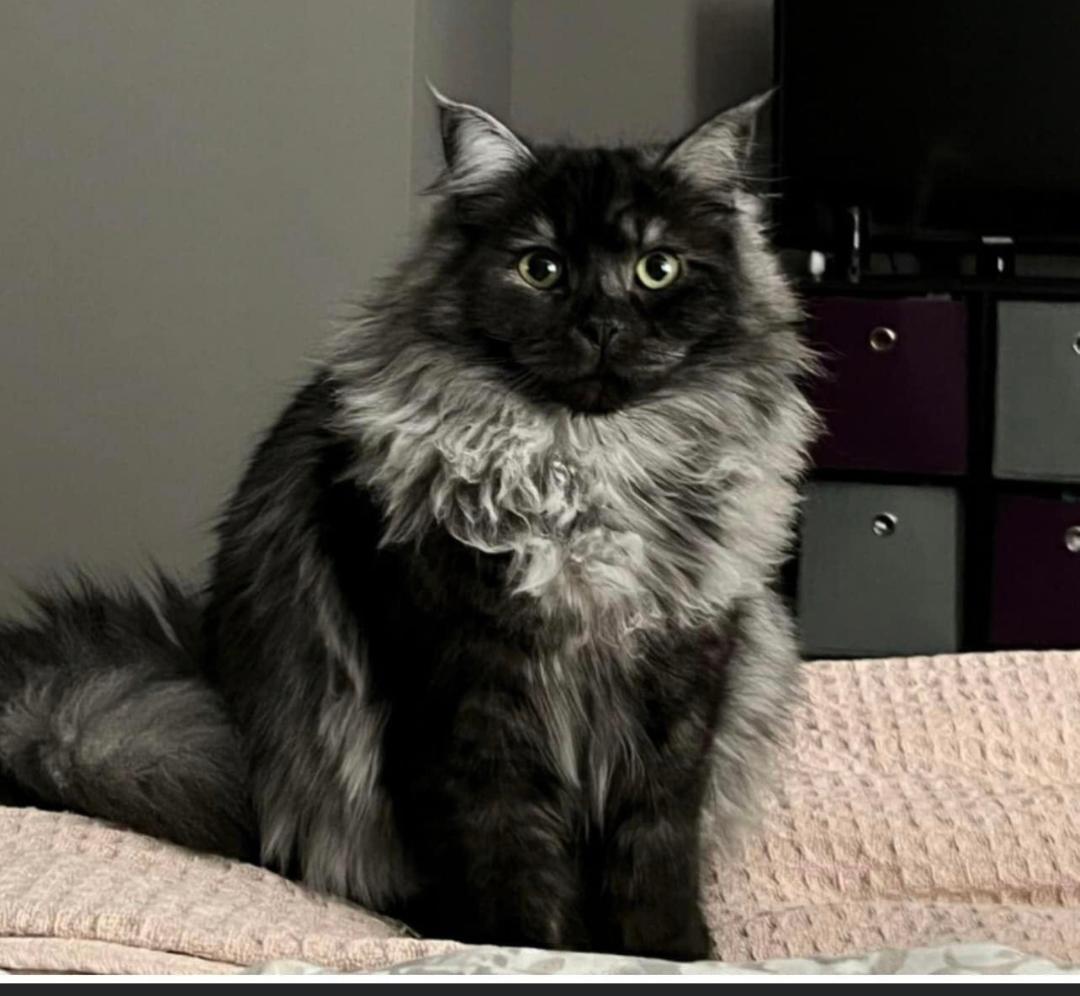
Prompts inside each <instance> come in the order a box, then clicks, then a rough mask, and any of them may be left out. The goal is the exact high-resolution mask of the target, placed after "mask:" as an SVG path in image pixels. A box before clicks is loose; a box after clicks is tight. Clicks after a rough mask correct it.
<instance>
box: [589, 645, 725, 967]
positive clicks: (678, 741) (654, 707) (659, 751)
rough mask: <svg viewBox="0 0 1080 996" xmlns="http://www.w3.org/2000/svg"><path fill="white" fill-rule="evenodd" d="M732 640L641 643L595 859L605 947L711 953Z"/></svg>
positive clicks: (596, 909) (596, 910) (598, 924)
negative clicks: (711, 814) (708, 821)
mask: <svg viewBox="0 0 1080 996" xmlns="http://www.w3.org/2000/svg"><path fill="white" fill-rule="evenodd" d="M732 649H733V640H732V639H731V638H730V636H729V635H728V634H727V633H726V632H724V631H722V630H716V629H712V628H709V629H707V630H703V631H699V632H693V633H686V634H679V635H677V636H675V637H670V638H666V639H664V640H657V641H655V642H654V643H652V644H651V645H648V646H646V647H645V648H643V653H642V654H641V657H640V659H639V660H638V661H637V662H636V663H635V665H634V667H633V668H632V669H630V673H631V674H633V675H634V678H633V679H632V683H631V685H630V687H629V696H628V700H627V705H626V706H625V708H624V709H620V710H617V711H616V713H617V714H618V713H622V714H623V715H622V718H621V721H620V726H621V738H622V743H623V744H624V745H625V746H624V748H623V749H622V750H621V751H620V752H619V754H618V755H617V756H616V760H615V762H614V763H612V764H611V765H610V766H608V767H609V770H610V772H611V774H610V777H609V778H608V780H607V781H606V783H604V784H602V785H600V786H598V789H599V792H600V794H601V795H602V796H603V798H604V803H603V807H602V810H601V816H602V818H601V820H600V821H599V826H598V827H597V828H595V829H594V832H593V834H592V836H593V838H594V840H595V841H596V843H595V844H594V846H593V856H592V859H591V860H590V862H589V883H590V885H589V891H588V896H589V899H588V905H589V911H590V915H589V922H590V926H591V928H592V931H593V934H594V937H595V938H596V941H597V943H598V945H599V946H601V947H602V948H604V949H605V950H610V951H617V952H622V953H628V954H638V955H646V956H652V957H659V958H672V959H678V960H694V959H702V958H707V957H708V955H709V934H708V931H707V929H706V926H705V922H704V919H703V917H702V914H701V906H700V872H701V851H702V841H701V828H702V824H703V818H704V809H705V801H706V796H707V794H708V788H709V783H710V777H711V773H712V767H713V744H714V739H715V735H716V728H717V721H718V715H719V711H720V700H721V698H722V696H723V690H724V687H725V681H726V677H727V671H728V667H729V665H730V662H731V657H732Z"/></svg>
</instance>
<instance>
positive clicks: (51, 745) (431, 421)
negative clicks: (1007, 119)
mask: <svg viewBox="0 0 1080 996" xmlns="http://www.w3.org/2000/svg"><path fill="white" fill-rule="evenodd" d="M439 99H440V105H441V109H442V121H443V136H444V144H445V147H446V152H447V170H446V174H445V176H444V177H443V179H442V181H441V183H440V184H439V187H438V191H437V197H438V203H437V206H436V210H435V213H434V217H433V219H432V222H431V225H430V228H429V230H428V232H427V234H426V236H425V237H424V239H423V240H422V242H421V244H420V246H419V248H418V250H417V251H416V253H415V254H414V255H413V256H412V257H411V258H410V259H409V260H407V261H406V262H405V263H404V264H403V265H402V266H401V267H400V268H399V269H398V271H397V273H396V274H395V276H394V277H393V278H392V279H391V280H390V281H388V282H387V284H386V286H385V287H384V289H383V290H382V291H381V292H380V293H379V294H377V295H376V296H375V297H374V298H373V299H372V300H371V301H370V302H369V303H368V304H367V305H366V306H365V308H364V309H363V310H362V313H361V314H360V315H359V316H358V317H357V319H356V320H355V321H353V322H351V323H349V325H348V327H347V328H346V329H344V330H343V333H342V335H341V336H340V338H339V339H338V340H337V341H336V342H335V343H334V344H333V346H332V348H331V350H330V352H329V354H328V355H327V357H326V359H325V361H324V362H322V363H321V364H320V367H319V370H318V372H317V373H316V375H315V376H314V377H313V378H312V379H311V381H310V382H309V383H308V384H307V385H306V386H305V387H303V388H302V389H301V390H300V391H299V392H298V393H297V395H296V397H295V398H294V400H293V402H292V403H291V405H290V406H289V407H288V409H287V410H286V411H285V412H284V414H283V415H282V416H281V418H280V419H279V420H278V422H277V424H276V425H275V426H274V428H273V429H272V430H271V432H270V433H269V434H268V435H267V436H266V438H265V439H264V441H263V442H262V443H261V445H260V446H259V448H258V450H257V451H256V453H255V455H254V457H253V459H252V461H251V463H250V465H249V467H248V470H247V473H246V475H245V476H244V479H243V481H242V482H241V484H240V486H239V488H238V489H237V491H236V493H235V495H234V496H233V498H232V500H231V501H230V502H229V504H228V506H227V509H226V511H225V514H224V517H223V519H222V523H221V526H220V530H219V539H220V543H219V548H218V552H217V556H216V558H215V561H214V569H213V577H212V581H211V584H210V588H209V591H208V593H207V595H206V598H205V600H204V599H203V598H201V597H200V598H191V597H189V596H186V595H184V594H183V593H182V592H181V591H180V590H179V589H178V588H177V587H176V586H174V585H171V584H169V583H167V582H161V584H160V590H159V592H158V594H157V596H156V597H155V598H153V599H146V598H142V597H139V596H137V595H136V594H135V593H134V592H121V593H118V594H108V593H104V592H102V591H100V590H98V589H95V588H92V587H84V588H82V589H79V590H74V591H70V592H68V593H66V594H63V595H61V596H60V597H59V598H55V599H50V598H43V599H42V601H41V608H40V615H39V618H38V619H37V621H36V622H35V623H33V624H31V625H29V626H21V627H20V626H8V627H6V628H4V629H3V630H0V786H3V788H2V791H3V792H4V793H5V797H6V798H7V799H8V801H17V802H24V803H25V802H30V803H33V804H38V805H49V806H58V807H66V808H72V809H77V810H80V811H82V812H86V813H90V814H93V815H99V816H103V817H106V818H109V819H113V820H117V821H119V822H122V823H126V824H128V825H130V826H132V827H134V828H136V829H139V830H142V831H144V832H147V833H153V834H158V835H160V836H163V837H169V838H171V839H173V840H176V841H179V842H180V843H183V844H187V845H189V846H191V847H196V848H202V849H206V850H212V851H221V852H225V853H229V854H234V855H246V854H249V853H254V854H255V855H256V856H257V858H258V860H261V861H262V862H264V863H266V864H268V865H270V866H272V867H276V868H278V869H280V870H282V871H284V872H286V873H288V874H291V875H293V876H295V877H297V878H300V879H302V880H304V881H306V882H308V883H309V884H311V885H313V886H315V887H317V888H320V889H323V890H326V891H329V892H333V893H337V894H341V895H345V896H348V897H350V898H352V899H354V900H357V901H359V902H362V903H365V904H367V905H370V906H372V907H374V908H377V909H379V910H382V911H384V912H388V913H391V914H395V915H398V916H400V917H402V918H404V919H406V920H407V921H408V922H410V923H411V924H412V925H413V926H414V927H416V928H418V929H420V930H421V931H423V932H425V933H428V934H432V935H441V936H450V937H457V938H461V939H463V940H470V941H485V942H501V943H512V944H534V945H545V946H553V947H578V948H593V949H604V950H612V951H627V952H637V953H642V954H650V955H660V956H669V957H678V958H691V957H702V956H704V955H705V954H706V953H707V950H708V938H707V931H706V928H705V924H704V921H703V918H702V914H701V910H700V908H699V901H698V891H699V884H698V883H699V874H700V867H701V861H702V854H703V837H704V836H705V835H706V834H708V835H709V836H710V837H711V838H714V839H715V840H717V841H719V842H720V843H721V844H724V843H726V842H729V841H730V839H731V838H732V836H733V831H734V829H735V828H736V827H737V825H738V824H740V823H741V822H742V821H743V820H744V819H745V818H746V817H747V816H749V815H751V814H752V811H753V805H752V803H753V798H754V795H755V790H756V789H757V788H758V786H759V783H760V781H761V780H762V779H763V777H764V776H765V774H766V773H767V770H768V761H769V757H770V751H771V746H772V745H773V744H774V743H775V742H776V741H777V740H778V739H780V738H781V736H782V732H783V729H784V722H785V718H786V715H787V711H788V707H789V704H790V702H791V698H792V695H793V691H794V688H795V684H796V677H797V668H796V664H797V659H796V654H795V649H794V641H793V639H792V634H791V627H790V623H789V621H788V617H787V614H786V612H785V610H784V609H783V607H782V606H781V605H780V603H779V600H778V599H777V597H776V596H775V595H774V594H773V592H772V584H773V582H774V580H775V577H776V573H777V570H778V567H779V565H780V563H781V562H782V560H783V558H784V556H785V555H786V550H787V543H788V538H789V533H790V525H791V520H792V516H793V512H794V507H795V500H796V487H797V483H798V479H799V475H800V474H801V472H802V468H803V463H804V451H805V447H806V445H807V442H808V440H809V438H810V435H811V433H812V429H813V418H812V416H811V414H810V412H809V410H808V409H807V407H806V404H805V402H804V400H803V398H802V395H801V394H800V392H799V389H798V386H797V382H798V379H799V378H800V377H801V376H802V375H803V374H804V373H806V372H807V370H808V369H809V368H810V361H809V357H808V354H807V353H806V351H805V349H804V347H803V346H802V345H801V344H800V342H799V339H798V336H797V334H796V326H797V323H798V320H799V312H798V308H797V305H796V303H795V301H794V298H793V297H792V295H791V293H790V291H789V289H788V287H787V285H786V283H785V282H784V280H783V278H782V277H781V275H780V273H779V270H778V268H777V266H776V263H775V261H774V259H773V257H772V255H771V253H770V251H769V249H768V246H767V244H766V242H765V240H764V237H763V235H762V231H761V223H760V203H759V201H758V200H757V199H756V198H755V197H754V196H753V195H752V193H751V192H750V191H748V190H747V189H746V185H745V184H744V182H743V170H744V166H745V158H746V155H747V153H748V148H749V141H750V131H751V127H752V121H753V117H754V114H755V112H756V110H757V107H756V105H753V104H752V105H744V106H743V107H740V108H736V109H733V110H732V111H729V112H727V113H725V114H723V115H720V116H718V117H717V118H715V119H713V120H711V121H710V122H707V123H706V124H705V125H703V126H702V127H701V128H699V129H697V130H695V131H694V132H693V133H691V134H690V135H688V136H686V137H685V138H684V139H682V140H680V141H679V142H676V143H673V144H672V145H671V146H670V147H668V148H667V149H661V148H639V149H616V150H602V149H590V150H580V149H566V148H550V149H545V148H531V147H529V146H528V145H527V144H526V143H524V142H523V141H522V140H520V139H519V138H517V136H515V135H513V133H512V132H510V131H509V130H508V129H507V128H506V127H505V126H504V125H502V124H501V123H500V122H498V121H496V120H495V119H494V118H491V117H490V116H489V115H487V114H485V113H484V112H482V111H480V110H478V109H476V108H472V107H469V106H468V105H462V104H456V103H454V102H452V101H448V100H446V99H445V98H439ZM538 248H539V249H543V250H544V251H545V252H547V253H549V254H553V256H554V258H556V259H557V260H558V261H559V262H560V265H561V267H562V271H561V275H560V279H559V282H558V283H557V284H555V285H554V286H553V287H552V288H550V289H538V288H536V287H533V286H531V285H530V284H529V283H528V281H527V280H525V279H524V278H523V276H522V274H521V271H520V269H519V267H518V263H519V261H520V260H521V258H522V257H523V256H524V255H525V254H527V253H528V252H530V251H533V250H536V249H538ZM658 249H662V250H663V251H666V252H669V253H670V254H671V255H672V256H673V257H676V258H677V259H678V260H679V264H680V268H681V272H680V275H679V277H678V279H677V280H675V281H674V282H673V283H672V284H671V286H670V287H667V288H663V289H658V290H650V289H648V288H647V287H645V286H644V285H643V283H642V282H641V280H640V278H639V277H635V263H636V261H637V260H638V259H639V258H640V257H641V256H642V255H644V254H647V253H648V252H650V251H654V250H658ZM253 849H257V850H253Z"/></svg>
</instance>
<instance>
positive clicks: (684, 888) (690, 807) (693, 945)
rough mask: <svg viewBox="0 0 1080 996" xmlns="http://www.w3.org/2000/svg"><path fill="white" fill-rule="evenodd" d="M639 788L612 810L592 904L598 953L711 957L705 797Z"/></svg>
mask: <svg viewBox="0 0 1080 996" xmlns="http://www.w3.org/2000/svg"><path fill="white" fill-rule="evenodd" d="M683 788H684V790H685V791H688V792H689V793H690V794H689V795H688V796H686V797H684V798H678V797H677V796H676V793H675V792H672V791H668V790H667V789H666V788H664V787H661V786H660V785H653V786H650V787H644V786H639V787H638V790H637V791H636V792H627V793H625V794H624V795H623V797H622V799H621V801H620V804H619V805H618V806H617V807H612V810H611V817H612V819H613V825H612V826H611V827H610V829H608V830H607V831H606V833H605V834H604V843H603V847H602V854H600V855H598V859H599V862H598V870H599V874H598V875H596V876H594V877H595V878H596V879H598V881H597V882H596V884H595V886H594V889H595V891H594V893H593V896H592V898H591V902H590V905H591V910H592V915H591V916H590V920H591V923H592V929H593V935H594V938H595V943H596V945H597V947H598V949H600V950H606V951H614V952H618V953H622V954H635V955H643V956H648V957H653V958H670V959H675V960H679V961H694V960H700V959H704V958H708V957H709V933H708V930H707V928H706V926H705V921H704V918H703V917H702V914H701V906H700V898H699V880H700V852H701V842H700V825H701V819H700V814H699V812H698V810H699V809H700V806H699V805H698V798H699V796H698V795H697V794H696V793H695V792H694V791H693V790H692V789H689V787H686V786H683Z"/></svg>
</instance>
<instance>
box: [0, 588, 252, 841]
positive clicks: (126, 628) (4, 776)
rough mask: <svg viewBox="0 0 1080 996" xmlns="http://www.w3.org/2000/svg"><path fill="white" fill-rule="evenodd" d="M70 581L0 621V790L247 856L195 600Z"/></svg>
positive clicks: (239, 800)
mask: <svg viewBox="0 0 1080 996" xmlns="http://www.w3.org/2000/svg"><path fill="white" fill-rule="evenodd" d="M156 587H157V591H156V593H155V595H154V596H153V597H145V596H143V595H141V594H140V593H138V592H137V591H136V590H135V589H134V588H128V589H126V590H123V591H116V592H106V591H103V590H102V589H100V588H97V587H95V586H93V585H92V584H90V583H89V582H87V581H84V580H80V581H78V582H76V583H75V584H74V585H73V586H71V587H69V588H67V589H65V590H62V591H60V592H58V593H52V594H46V595H34V596H32V597H33V599H34V602H35V604H36V608H37V612H36V615H35V618H34V619H33V620H32V621H31V622H30V623H28V624H26V625H11V624H0V803H6V804H9V805H10V804H13V803H14V804H21V805H36V806H39V807H42V808H52V809H71V810H76V811H77V812H81V813H85V814H86V815H88V816H98V817H102V818H104V819H107V820H112V821H114V822H116V823H121V824H124V825H125V826H128V827H131V828H132V829H133V830H138V831H141V832H142V833H146V834H151V835H153V836H156V837H164V838H167V839H169V840H173V841H176V842H177V843H179V844H184V845H186V846H188V847H193V848H197V849H199V850H206V851H214V852H217V853H219V854H227V855H230V856H235V857H244V858H253V857H254V855H255V843H254V841H255V834H254V832H253V826H254V823H253V819H252V816H251V809H250V803H249V797H248V790H247V771H246V766H245V763H244V761H243V753H242V751H241V749H240V744H239V740H238V738H237V735H236V732H235V730H234V728H233V726H232V724H231V722H230V721H229V718H228V715H227V713H226V710H225V707H224V703H223V702H222V700H221V699H220V697H219V696H218V694H217V692H216V691H215V690H214V689H213V688H212V687H211V686H210V685H209V684H208V683H207V682H206V681H205V679H204V677H203V675H202V670H201V665H200V659H201V656H202V654H201V648H200V644H201V639H200V616H201V609H200V606H199V604H198V602H197V601H196V600H195V599H193V598H191V597H190V596H188V595H186V594H185V593H184V592H183V591H181V589H180V588H178V587H177V586H176V585H175V584H173V583H172V582H170V581H168V580H166V579H164V578H161V577H159V578H158V579H157V580H156Z"/></svg>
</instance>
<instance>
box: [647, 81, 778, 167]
mask: <svg viewBox="0 0 1080 996" xmlns="http://www.w3.org/2000/svg"><path fill="white" fill-rule="evenodd" d="M775 93H776V89H775V88H773V89H771V90H766V91H765V92H764V93H761V94H758V95H757V96H756V97H751V98H750V99H749V100H747V101H744V102H743V103H741V104H738V105H736V106H735V107H731V108H728V110H726V111H721V112H720V113H719V114H717V115H715V116H714V117H711V118H709V119H708V120H707V121H705V122H704V123H703V124H700V125H698V126H697V127H696V128H694V129H693V130H691V131H690V132H689V133H687V134H686V135H684V136H683V137H682V138H680V139H677V140H676V141H675V142H673V143H672V144H671V146H670V147H669V148H668V151H667V152H666V153H665V154H664V156H663V157H662V158H661V165H663V166H668V167H670V168H671V169H673V170H675V171H676V172H678V173H679V174H681V175H682V176H683V177H684V178H685V179H687V180H688V181H690V182H693V183H698V184H706V185H709V186H714V185H721V184H730V183H732V182H734V181H737V180H738V179H739V178H740V177H741V176H743V174H744V173H745V172H746V165H747V163H748V161H749V159H750V152H751V150H752V148H753V145H754V134H755V131H756V127H757V121H758V115H759V113H760V112H761V109H762V108H763V107H764V106H765V105H766V104H767V103H768V102H769V100H770V99H771V98H772V96H773V94H775Z"/></svg>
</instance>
